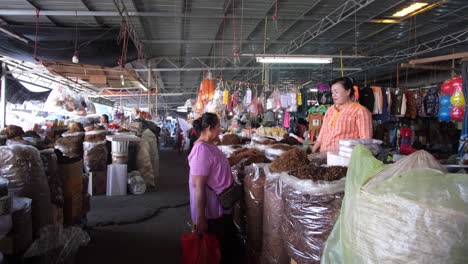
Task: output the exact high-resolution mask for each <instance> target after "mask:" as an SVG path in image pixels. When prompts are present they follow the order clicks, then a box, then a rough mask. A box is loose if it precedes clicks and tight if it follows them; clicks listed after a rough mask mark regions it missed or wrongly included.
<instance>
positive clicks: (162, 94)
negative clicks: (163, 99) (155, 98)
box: [158, 93, 184, 96]
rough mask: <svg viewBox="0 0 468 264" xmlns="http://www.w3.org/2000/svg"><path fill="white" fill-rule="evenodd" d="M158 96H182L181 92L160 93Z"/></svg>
mask: <svg viewBox="0 0 468 264" xmlns="http://www.w3.org/2000/svg"><path fill="white" fill-rule="evenodd" d="M158 95H159V96H182V95H184V94H183V93H160V94H158Z"/></svg>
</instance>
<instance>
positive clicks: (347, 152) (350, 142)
mask: <svg viewBox="0 0 468 264" xmlns="http://www.w3.org/2000/svg"><path fill="white" fill-rule="evenodd" d="M382 143H383V142H382V141H380V140H377V139H343V140H340V152H339V153H338V154H339V155H340V156H342V157H347V158H351V153H352V152H353V149H354V147H355V146H357V145H364V147H366V148H367V149H369V150H370V151H371V152H372V154H373V155H374V156H376V155H378V154H379V152H380V145H382Z"/></svg>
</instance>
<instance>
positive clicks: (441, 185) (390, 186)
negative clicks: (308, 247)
mask: <svg viewBox="0 0 468 264" xmlns="http://www.w3.org/2000/svg"><path fill="white" fill-rule="evenodd" d="M467 192H468V177H467V175H465V174H446V173H445V171H444V168H443V167H442V166H441V165H440V164H439V163H438V162H437V161H436V160H435V159H434V157H432V156H431V155H430V154H429V153H427V152H424V151H418V152H415V153H413V154H412V155H410V156H408V157H406V158H404V159H402V160H400V161H398V162H396V163H394V164H392V165H388V166H386V167H385V166H384V165H383V164H382V163H381V162H380V161H378V160H376V159H375V158H374V157H373V156H372V153H370V151H369V150H368V149H366V148H364V147H363V146H357V147H356V148H355V149H354V150H353V154H352V158H351V163H350V166H349V168H348V174H347V180H346V187H345V193H346V196H345V198H344V200H343V204H342V208H341V215H340V217H339V219H338V221H337V223H336V225H335V227H334V229H333V231H332V233H331V234H330V236H329V238H328V240H327V243H326V245H325V249H324V253H323V255H322V263H325V264H327V263H334V264H335V263H351V264H352V263H467V262H468V230H467V229H466V226H467V225H468V213H467V212H468V201H467V199H466V193H467Z"/></svg>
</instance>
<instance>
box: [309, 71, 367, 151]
mask: <svg viewBox="0 0 468 264" xmlns="http://www.w3.org/2000/svg"><path fill="white" fill-rule="evenodd" d="M331 91H332V97H333V101H334V103H335V104H334V105H333V106H332V107H330V108H329V109H328V110H327V113H326V114H325V117H324V119H323V125H322V128H321V130H320V134H319V136H318V139H317V142H315V145H314V148H313V149H312V151H313V152H317V151H319V150H320V152H324V153H326V152H328V151H338V149H339V146H338V143H339V140H340V139H358V138H360V139H370V138H372V116H371V113H370V112H369V110H367V108H365V107H364V106H362V105H360V104H359V103H356V102H355V101H354V88H353V81H352V80H351V79H350V78H348V77H342V78H338V79H336V80H334V81H333V82H332V86H331Z"/></svg>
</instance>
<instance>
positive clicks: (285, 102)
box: [280, 93, 291, 108]
mask: <svg viewBox="0 0 468 264" xmlns="http://www.w3.org/2000/svg"><path fill="white" fill-rule="evenodd" d="M280 100H281V108H288V107H289V105H290V104H291V102H290V100H291V98H290V97H289V94H284V93H283V94H281V96H280Z"/></svg>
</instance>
